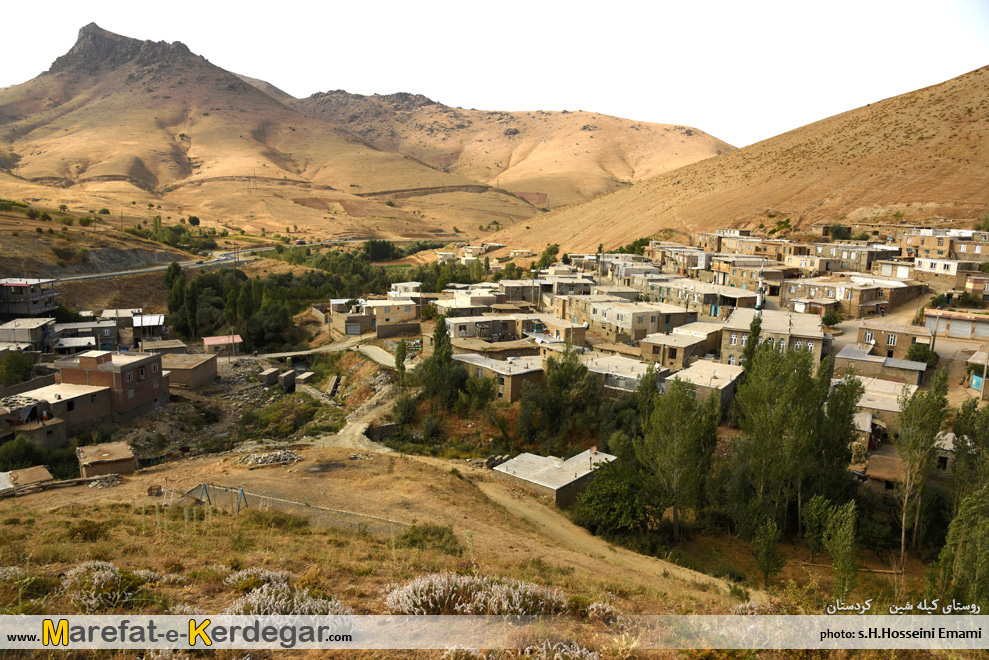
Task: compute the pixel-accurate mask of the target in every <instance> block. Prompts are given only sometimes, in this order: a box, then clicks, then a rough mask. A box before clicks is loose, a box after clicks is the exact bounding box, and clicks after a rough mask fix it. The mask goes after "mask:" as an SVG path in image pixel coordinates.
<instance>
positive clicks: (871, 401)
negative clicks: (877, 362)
mask: <svg viewBox="0 0 989 660" xmlns="http://www.w3.org/2000/svg"><path fill="white" fill-rule="evenodd" d="M859 381H860V382H861V383H862V390H863V393H862V398H861V399H859V404H858V409H859V410H860V411H865V412H870V413H872V416H873V424H878V425H879V426H880V427H881V428H883V429H889V428H890V427H893V426H895V424H896V421H897V420H898V419H899V417H900V412H901V406H900V397H901V396H902V395H904V394H905V395H906V396H907V397H908V398H909V397H911V396H913V394H914V392H916V391H917V389H918V387H917V386H916V385H911V384H909V383H898V382H894V381H891V380H885V379H882V378H869V377H862V378H859ZM839 382H841V379H839V378H833V379H832V380H831V385H832V386H835V385H837V384H838V383H839Z"/></svg>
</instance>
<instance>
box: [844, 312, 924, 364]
mask: <svg viewBox="0 0 989 660" xmlns="http://www.w3.org/2000/svg"><path fill="white" fill-rule="evenodd" d="M932 337H933V335H932V333H931V331H930V330H929V329H927V328H926V327H924V326H917V325H903V324H900V323H894V322H892V321H888V320H886V319H865V320H864V321H862V324H861V325H860V326H859V333H858V343H859V344H865V345H869V346H871V347H872V352H873V353H875V354H876V355H883V356H885V357H889V358H896V359H899V360H905V359H906V357H907V353H909V352H910V347H911V346H913V345H914V344H926V345H928V346H930V344H931V339H932Z"/></svg>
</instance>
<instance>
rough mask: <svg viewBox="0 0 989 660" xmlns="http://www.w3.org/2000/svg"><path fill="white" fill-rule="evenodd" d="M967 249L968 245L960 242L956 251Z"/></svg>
mask: <svg viewBox="0 0 989 660" xmlns="http://www.w3.org/2000/svg"><path fill="white" fill-rule="evenodd" d="M967 250H968V246H967V245H965V244H964V243H962V244H961V245H959V246H958V251H959V252H966V251H967Z"/></svg>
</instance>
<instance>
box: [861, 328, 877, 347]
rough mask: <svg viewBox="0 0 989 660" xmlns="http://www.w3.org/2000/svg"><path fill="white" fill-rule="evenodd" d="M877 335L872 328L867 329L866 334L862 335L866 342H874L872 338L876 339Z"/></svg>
mask: <svg viewBox="0 0 989 660" xmlns="http://www.w3.org/2000/svg"><path fill="white" fill-rule="evenodd" d="M875 336H876V334H875V333H874V332H873V331H872V330H867V331H866V333H865V334H864V335H862V340H863V341H864V342H865V343H866V344H869V343H872V340H873V339H875Z"/></svg>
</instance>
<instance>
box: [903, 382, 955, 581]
mask: <svg viewBox="0 0 989 660" xmlns="http://www.w3.org/2000/svg"><path fill="white" fill-rule="evenodd" d="M947 397H948V372H947V371H946V370H941V371H938V372H937V373H935V374H934V377H933V378H932V379H931V387H930V389H929V390H917V391H916V392H914V394H913V396H910V397H908V396H907V394H906V387H904V388H903V393H902V394H901V395H900V408H901V412H900V418H899V427H900V431H899V434H897V435H896V436H894V439H893V444H894V445H895V447H896V451H897V454H898V455H899V457H900V461H901V463H902V465H903V472H904V476H903V481H902V482H901V483H900V484H897V487H896V491H895V494H896V499H897V502H898V504H899V506H900V566H901V567H902V566H904V565H905V562H906V553H907V529H908V528H909V527H910V526H911V524H910V517H911V515H913V525H912V526H913V542H912V543H913V545H914V546H916V544H917V539H918V527H919V526H920V511H921V503H922V498H923V493H924V487H925V486H926V485H927V480H928V478H929V477H930V474H931V471H932V470H933V469H934V464H935V462H936V460H937V436H938V434H939V433H940V432H941V426H942V425H943V424H944V419H945V414H946V410H947V405H948V398H947Z"/></svg>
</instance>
